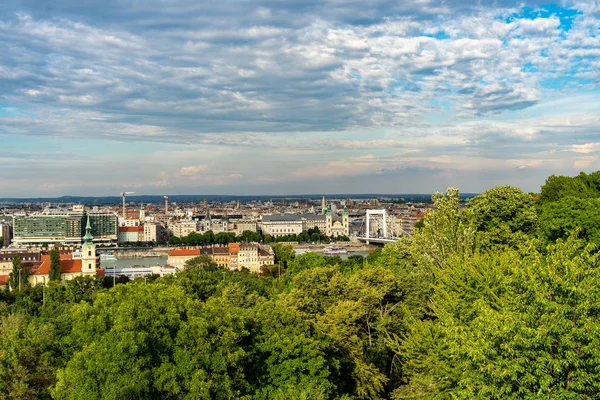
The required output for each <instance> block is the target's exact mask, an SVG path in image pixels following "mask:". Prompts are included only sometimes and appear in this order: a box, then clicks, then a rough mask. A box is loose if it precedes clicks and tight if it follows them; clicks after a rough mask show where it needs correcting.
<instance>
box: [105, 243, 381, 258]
mask: <svg viewBox="0 0 600 400" xmlns="http://www.w3.org/2000/svg"><path fill="white" fill-rule="evenodd" d="M330 246H339V247H344V248H345V249H347V250H348V253H369V252H371V251H373V250H374V249H375V248H376V247H375V246H369V245H366V244H364V243H360V242H358V243H357V242H339V243H329V244H327V243H323V244H298V245H294V248H296V249H305V250H307V251H308V252H312V253H322V252H323V250H324V249H325V248H326V247H330ZM174 248H175V247H154V248H149V249H140V248H133V249H131V248H127V247H114V248H100V249H98V254H112V255H113V256H115V257H116V258H117V259H118V260H136V259H146V258H153V257H156V258H166V257H167V256H168V253H169V251H170V250H173V249H174Z"/></svg>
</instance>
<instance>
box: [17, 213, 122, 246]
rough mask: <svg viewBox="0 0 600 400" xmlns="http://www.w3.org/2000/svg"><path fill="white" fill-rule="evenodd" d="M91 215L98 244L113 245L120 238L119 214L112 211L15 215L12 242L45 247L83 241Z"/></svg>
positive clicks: (93, 231)
mask: <svg viewBox="0 0 600 400" xmlns="http://www.w3.org/2000/svg"><path fill="white" fill-rule="evenodd" d="M87 218H89V220H90V221H91V225H92V227H93V228H92V235H93V237H94V242H95V243H102V244H110V243H114V242H116V241H117V238H118V233H117V216H116V214H113V213H93V212H90V213H87V214H86V213H79V212H62V213H57V214H43V213H40V214H34V215H30V216H25V217H15V218H14V225H13V244H14V245H15V246H17V247H19V246H42V245H44V244H46V245H53V244H55V243H61V244H66V245H70V244H82V242H83V235H84V233H85V232H84V228H83V227H84V226H85V224H86V219H87Z"/></svg>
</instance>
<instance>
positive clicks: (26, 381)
mask: <svg viewBox="0 0 600 400" xmlns="http://www.w3.org/2000/svg"><path fill="white" fill-rule="evenodd" d="M56 342H57V338H56V337H55V333H54V329H53V328H52V326H51V325H50V324H44V323H42V322H40V321H38V320H31V319H29V318H27V317H25V316H23V315H9V316H6V317H2V318H1V319H0V344H1V346H0V398H2V399H6V400H37V399H50V394H49V392H48V388H49V387H50V386H51V385H52V384H54V382H55V368H56V361H57V360H56V358H55V352H54V351H55V349H54V347H55V344H56Z"/></svg>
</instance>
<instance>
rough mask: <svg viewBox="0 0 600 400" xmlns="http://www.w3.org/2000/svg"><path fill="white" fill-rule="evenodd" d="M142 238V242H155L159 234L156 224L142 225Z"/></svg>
mask: <svg viewBox="0 0 600 400" xmlns="http://www.w3.org/2000/svg"><path fill="white" fill-rule="evenodd" d="M143 229H144V236H143V240H142V241H144V242H156V240H157V238H158V233H159V229H158V224H156V223H154V222H146V223H145V224H144V228H143Z"/></svg>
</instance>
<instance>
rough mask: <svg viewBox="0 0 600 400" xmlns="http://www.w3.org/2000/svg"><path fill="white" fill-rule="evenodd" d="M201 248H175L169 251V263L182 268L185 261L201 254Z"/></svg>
mask: <svg viewBox="0 0 600 400" xmlns="http://www.w3.org/2000/svg"><path fill="white" fill-rule="evenodd" d="M200 254H201V253H200V249H173V250H170V251H169V253H168V259H167V264H169V265H170V266H172V267H174V268H177V269H180V270H182V269H183V268H184V267H185V263H186V262H187V261H189V260H191V259H192V258H196V257H198V256H199V255H200Z"/></svg>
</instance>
